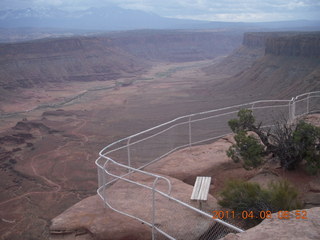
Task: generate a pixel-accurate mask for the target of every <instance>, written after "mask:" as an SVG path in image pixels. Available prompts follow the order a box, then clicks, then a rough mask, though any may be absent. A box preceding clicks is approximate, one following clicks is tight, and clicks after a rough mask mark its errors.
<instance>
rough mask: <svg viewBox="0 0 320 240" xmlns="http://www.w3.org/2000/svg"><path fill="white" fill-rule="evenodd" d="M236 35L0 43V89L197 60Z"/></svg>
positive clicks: (234, 41)
mask: <svg viewBox="0 0 320 240" xmlns="http://www.w3.org/2000/svg"><path fill="white" fill-rule="evenodd" d="M241 35H242V34H241V33H230V32H210V31H151V30H150V31H129V32H118V33H109V34H105V35H100V36H95V37H72V38H60V39H44V40H37V41H30V42H24V43H15V44H1V45H0V53H1V54H0V90H1V89H6V90H11V89H15V88H31V87H34V86H38V85H41V84H47V83H52V82H68V81H106V80H114V79H119V78H127V77H135V76H137V75H139V74H141V73H142V72H143V71H144V70H146V69H147V68H148V67H149V66H150V63H149V62H150V61H165V62H168V61H169V62H185V61H197V60H204V59H213V58H215V57H216V56H219V55H226V54H229V53H230V52H231V51H232V50H233V49H235V48H237V47H238V46H239V45H240V44H241V38H242V36H241Z"/></svg>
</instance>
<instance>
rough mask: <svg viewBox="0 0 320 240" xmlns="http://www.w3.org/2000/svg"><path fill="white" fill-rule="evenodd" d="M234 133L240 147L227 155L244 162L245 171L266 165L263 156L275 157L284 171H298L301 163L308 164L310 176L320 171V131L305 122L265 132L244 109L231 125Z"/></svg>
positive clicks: (277, 127) (277, 126)
mask: <svg viewBox="0 0 320 240" xmlns="http://www.w3.org/2000/svg"><path fill="white" fill-rule="evenodd" d="M228 124H229V126H230V128H231V130H232V131H233V132H234V133H235V134H236V135H235V140H236V144H234V145H232V146H231V147H230V148H229V150H228V151H227V155H228V156H229V157H231V158H232V159H233V160H234V161H235V162H239V161H243V165H244V167H245V168H247V169H248V168H256V167H258V166H259V165H261V164H262V160H261V158H262V156H263V155H267V154H269V153H272V154H273V155H274V156H276V157H277V158H278V159H279V161H280V164H281V166H282V167H283V168H285V169H287V170H291V169H295V168H296V167H297V166H298V165H299V163H300V162H301V161H303V160H306V162H307V164H306V168H307V170H308V171H309V172H310V173H317V172H318V170H319V169H320V128H319V127H316V126H313V125H311V124H309V123H306V122H304V121H300V122H298V123H297V124H295V125H289V124H287V122H286V121H284V122H283V123H281V122H276V124H275V126H274V127H273V129H272V130H271V129H269V130H265V129H262V128H261V123H260V124H258V125H256V124H255V119H254V117H253V115H252V111H251V110H248V109H242V110H240V111H239V112H238V118H237V119H231V120H230V121H229V122H228ZM248 131H253V132H255V133H256V134H257V135H258V136H259V138H260V140H261V142H262V143H263V144H264V145H265V150H264V147H262V146H261V144H260V143H259V141H258V140H257V139H253V137H249V136H248V135H247V132H248Z"/></svg>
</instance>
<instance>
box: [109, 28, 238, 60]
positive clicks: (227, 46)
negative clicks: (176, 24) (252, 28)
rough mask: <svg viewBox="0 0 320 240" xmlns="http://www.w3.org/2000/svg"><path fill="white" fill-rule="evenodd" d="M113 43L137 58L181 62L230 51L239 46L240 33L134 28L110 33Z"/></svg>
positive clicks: (210, 57)
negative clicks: (141, 29) (139, 29)
mask: <svg viewBox="0 0 320 240" xmlns="http://www.w3.org/2000/svg"><path fill="white" fill-rule="evenodd" d="M111 38H112V40H113V42H114V43H115V45H116V46H119V47H121V48H122V49H125V50H126V51H127V52H130V53H131V54H133V55H134V56H137V57H139V58H143V59H148V60H153V61H154V60H156V61H169V62H185V61H197V60H204V59H213V58H215V57H217V56H220V55H227V54H230V53H231V52H232V51H233V50H234V49H236V48H237V47H239V46H240V45H241V40H242V33H241V32H225V31H183V30H181V31H156V30H154V31H137V32H123V33H120V34H114V35H111Z"/></svg>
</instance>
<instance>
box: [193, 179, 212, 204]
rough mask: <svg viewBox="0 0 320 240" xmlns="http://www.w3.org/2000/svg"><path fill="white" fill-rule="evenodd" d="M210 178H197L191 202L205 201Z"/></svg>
mask: <svg viewBox="0 0 320 240" xmlns="http://www.w3.org/2000/svg"><path fill="white" fill-rule="evenodd" d="M210 183H211V177H197V179H196V182H195V184H194V187H193V191H192V194H191V200H202V201H207V199H208V193H209V188H210Z"/></svg>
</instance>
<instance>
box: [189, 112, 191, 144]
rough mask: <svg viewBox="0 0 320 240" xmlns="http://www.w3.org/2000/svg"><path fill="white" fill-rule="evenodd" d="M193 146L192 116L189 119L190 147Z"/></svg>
mask: <svg viewBox="0 0 320 240" xmlns="http://www.w3.org/2000/svg"><path fill="white" fill-rule="evenodd" d="M191 146H192V129H191V116H190V117H189V147H191Z"/></svg>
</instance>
